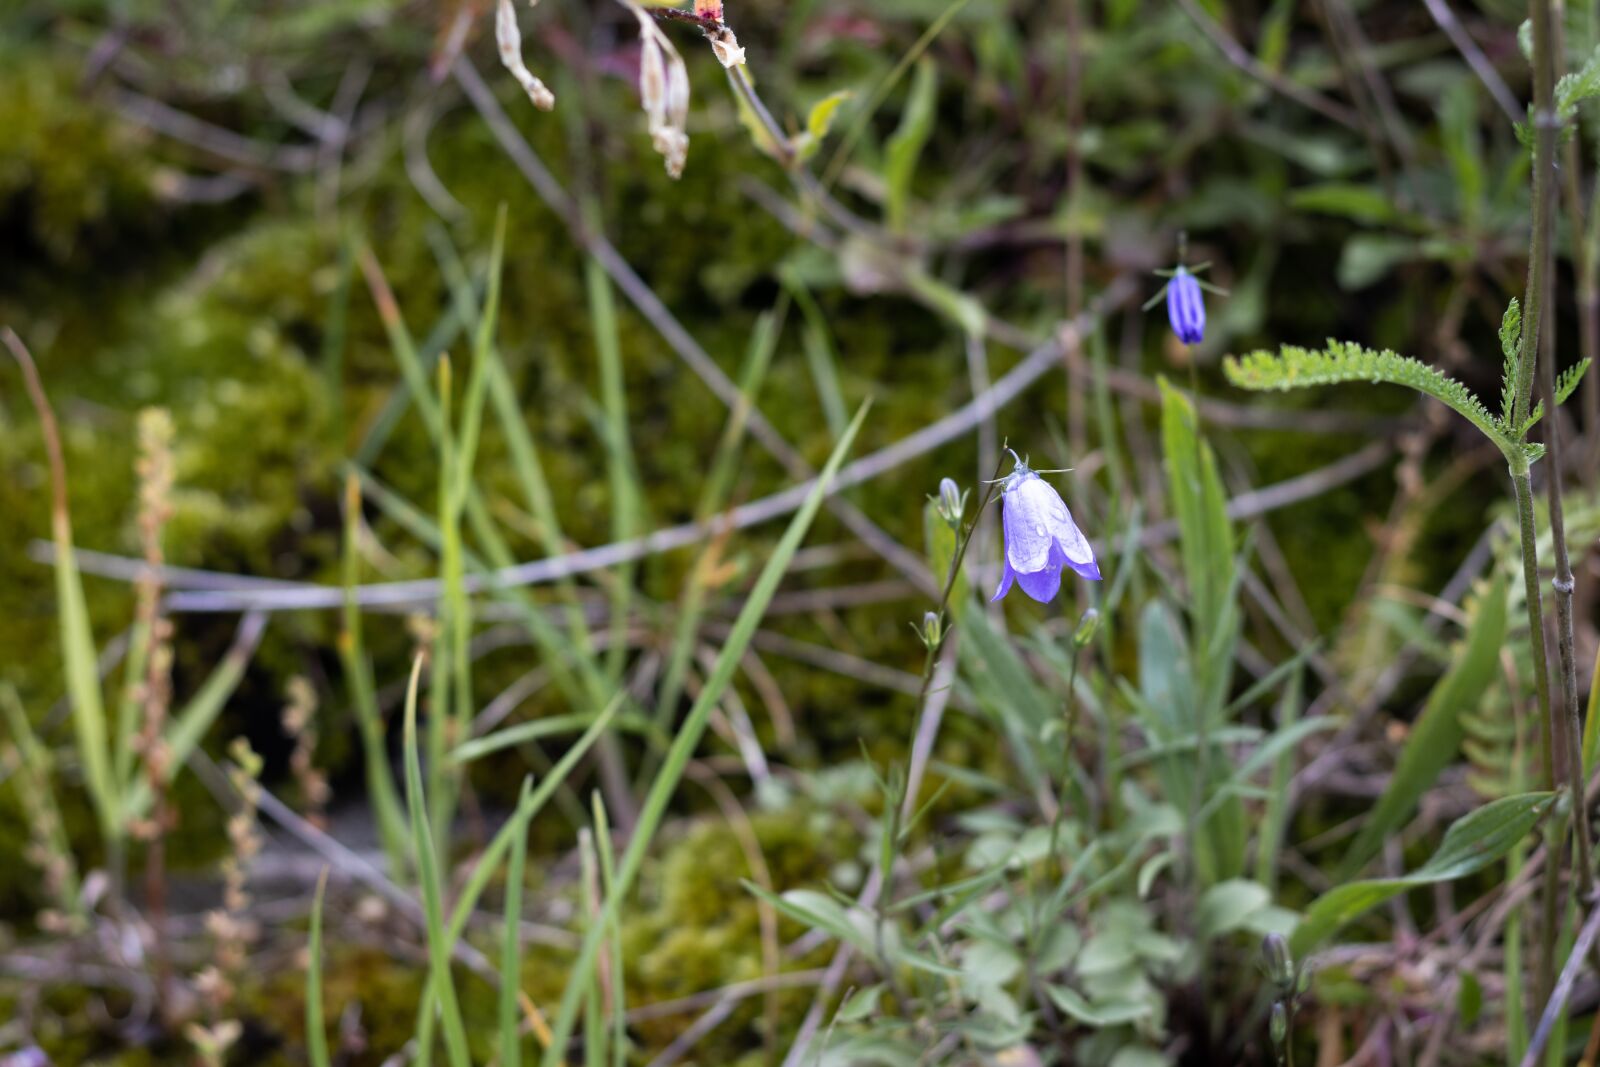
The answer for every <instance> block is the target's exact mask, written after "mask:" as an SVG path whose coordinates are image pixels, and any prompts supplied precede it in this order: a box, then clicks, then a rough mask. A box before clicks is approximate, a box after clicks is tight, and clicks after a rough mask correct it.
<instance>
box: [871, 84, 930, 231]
mask: <svg viewBox="0 0 1600 1067" xmlns="http://www.w3.org/2000/svg"><path fill="white" fill-rule="evenodd" d="M938 87H939V74H938V69H937V68H936V67H935V66H934V65H933V63H932V62H931V61H929V60H926V59H924V60H922V61H920V62H918V63H917V67H916V74H915V75H914V76H913V77H912V79H911V95H910V96H909V97H908V98H907V100H906V106H905V110H904V111H903V112H902V113H901V115H900V126H899V128H897V129H896V130H895V131H894V134H893V136H891V137H890V138H889V142H888V144H886V145H885V146H884V165H883V180H884V184H885V185H886V186H887V193H886V195H885V212H884V213H885V215H886V216H887V221H888V224H889V229H891V230H894V231H895V232H901V231H904V230H905V228H906V210H907V205H908V203H909V202H910V199H911V179H912V177H913V176H914V175H915V174H916V171H917V160H918V158H919V157H920V156H921V155H922V146H923V145H925V144H927V143H928V137H929V135H930V134H931V133H932V132H933V119H934V100H935V94H936V92H937V90H938Z"/></svg>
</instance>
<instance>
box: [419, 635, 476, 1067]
mask: <svg viewBox="0 0 1600 1067" xmlns="http://www.w3.org/2000/svg"><path fill="white" fill-rule="evenodd" d="M421 676H422V657H421V656H420V655H419V656H418V657H417V658H416V660H415V661H414V662H413V663H412V665H411V680H410V682H409V683H408V684H407V686H406V712H405V715H406V719H405V755H406V808H407V809H408V812H409V814H410V820H411V850H412V852H414V853H415V854H416V857H417V881H419V882H420V883H422V907H423V912H424V914H425V915H426V917H427V926H428V962H429V972H430V974H431V976H432V985H433V990H434V993H435V996H436V998H437V1000H438V1004H439V1015H440V1017H441V1019H442V1020H443V1024H444V1043H445V1049H446V1051H447V1052H448V1054H449V1058H450V1064H451V1067H472V1057H471V1056H470V1055H469V1054H468V1051H467V1031H466V1027H465V1026H464V1025H463V1024H462V1021H461V1006H460V1005H459V1004H458V1003H457V1002H456V987H455V982H454V980H453V979H452V978H451V976H450V942H449V941H447V940H446V939H445V931H444V904H443V901H442V899H441V896H442V891H441V889H440V885H439V867H438V859H437V857H436V855H435V853H434V851H433V834H432V833H431V832H430V830H429V828H428V811H427V797H426V796H425V794H424V792H423V788H422V764H421V761H420V758H419V756H418V754H417V683H418V681H419V679H420V678H421ZM434 714H435V715H437V714H438V713H437V712H435V713H434ZM424 996H425V997H426V993H424ZM424 1005H425V1009H424V1010H429V1011H431V1010H432V1009H431V1006H430V1005H428V1001H427V1000H424ZM430 1051H431V1050H430V1049H428V1048H425V1047H422V1046H420V1045H419V1047H418V1049H417V1055H418V1062H426V1058H427V1056H428V1055H429V1052H430Z"/></svg>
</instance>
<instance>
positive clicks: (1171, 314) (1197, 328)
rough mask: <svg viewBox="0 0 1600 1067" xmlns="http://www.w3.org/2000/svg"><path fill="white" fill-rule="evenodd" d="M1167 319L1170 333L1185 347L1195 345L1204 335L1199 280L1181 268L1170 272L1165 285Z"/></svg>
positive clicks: (1202, 301) (1204, 328)
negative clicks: (1169, 278) (1170, 276)
mask: <svg viewBox="0 0 1600 1067" xmlns="http://www.w3.org/2000/svg"><path fill="white" fill-rule="evenodd" d="M1167 318H1168V319H1170V320H1172V332H1173V333H1175V334H1177V335H1178V340H1180V341H1182V342H1183V343H1184V344H1186V345H1197V344H1199V343H1200V342H1201V341H1202V340H1204V338H1205V335H1206V302H1205V298H1204V297H1203V296H1202V295H1201V293H1200V279H1198V278H1196V277H1195V276H1194V275H1193V274H1190V273H1189V272H1188V271H1187V270H1185V269H1184V268H1183V267H1179V268H1178V269H1177V270H1175V271H1173V272H1172V280H1171V281H1170V282H1168V283H1167Z"/></svg>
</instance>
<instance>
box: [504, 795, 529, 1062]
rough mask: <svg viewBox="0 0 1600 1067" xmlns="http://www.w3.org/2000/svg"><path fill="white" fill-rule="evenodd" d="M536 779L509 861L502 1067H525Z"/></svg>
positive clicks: (521, 806)
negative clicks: (526, 915)
mask: <svg viewBox="0 0 1600 1067" xmlns="http://www.w3.org/2000/svg"><path fill="white" fill-rule="evenodd" d="M532 791H533V779H531V778H525V779H523V781H522V799H521V800H520V801H519V802H518V804H517V815H516V818H515V819H513V820H512V822H513V823H514V824H515V830H514V832H513V834H512V838H511V858H510V859H509V860H507V861H506V901H505V904H506V907H505V912H506V926H505V934H504V940H503V941H502V942H501V945H500V1001H499V1025H500V1067H522V1038H521V1026H520V1022H519V1016H518V1012H517V995H518V994H519V993H520V992H521V991H522V937H521V932H520V931H521V924H522V868H523V864H524V862H525V861H526V859H527V855H528V819H529V817H530V815H531V813H532V808H531V804H530V799H531V797H532Z"/></svg>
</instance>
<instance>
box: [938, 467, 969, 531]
mask: <svg viewBox="0 0 1600 1067" xmlns="http://www.w3.org/2000/svg"><path fill="white" fill-rule="evenodd" d="M966 510H967V494H965V493H963V492H962V491H961V487H960V486H958V485H956V483H955V479H954V478H940V479H939V516H940V517H941V518H943V519H944V521H945V522H948V523H949V524H950V525H951V526H959V525H960V524H961V515H962V513H963V512H965V511H966Z"/></svg>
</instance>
